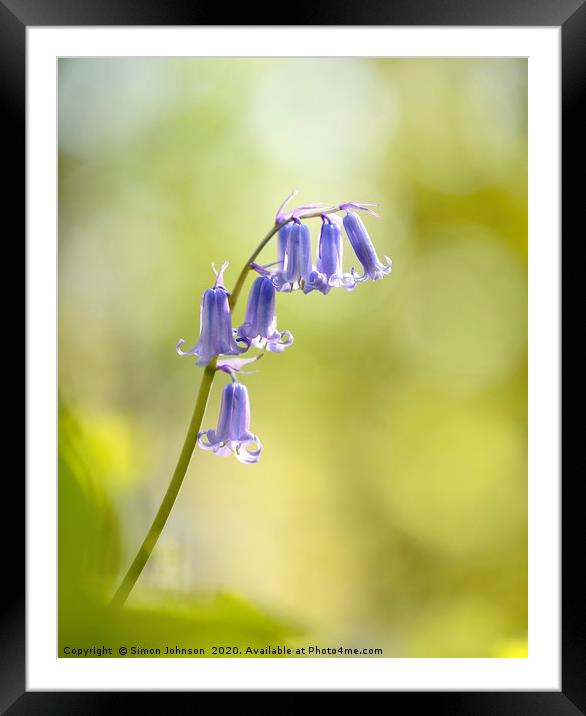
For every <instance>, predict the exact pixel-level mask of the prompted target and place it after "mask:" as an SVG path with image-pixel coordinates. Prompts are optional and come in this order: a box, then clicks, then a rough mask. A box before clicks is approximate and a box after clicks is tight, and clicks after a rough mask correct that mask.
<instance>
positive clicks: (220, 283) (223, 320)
mask: <svg viewBox="0 0 586 716" xmlns="http://www.w3.org/2000/svg"><path fill="white" fill-rule="evenodd" d="M227 266H228V264H227V263H224V264H223V265H222V267H221V269H220V271H219V273H217V274H216V282H215V284H214V286H213V288H208V289H207V290H206V291H204V294H203V298H202V301H201V309H200V334H199V340H198V342H197V343H196V344H195V346H193V348H192V349H191V350H189V351H182V350H181V346H182V345H183V344H184V343H185V341H184V340H183V338H181V339H180V340H179V341H178V343H177V353H178V354H179V355H180V356H193V355H196V356H197V357H198V360H197V365H206V364H207V363H209V362H210V360H211V359H212V358H213V357H214V356H218V355H238V354H240V353H243V352H244V351H246V350H248V347H249V342H248V341H247V340H245V339H236V340H238V341H239V342H240V343H243V344H244V345H242V346H239V345H238V344H237V342H236V340H235V337H236V336H235V334H236V331H235V330H234V329H233V328H232V316H231V314H230V306H229V304H228V297H229V295H230V294H229V293H228V290H227V289H226V287H225V286H224V280H223V276H224V271H225V270H226V268H227Z"/></svg>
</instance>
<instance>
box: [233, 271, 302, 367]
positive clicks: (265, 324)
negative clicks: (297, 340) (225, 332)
mask: <svg viewBox="0 0 586 716" xmlns="http://www.w3.org/2000/svg"><path fill="white" fill-rule="evenodd" d="M237 335H238V338H241V339H244V340H248V341H249V342H250V343H251V344H252V345H253V346H254V347H255V348H267V349H268V350H269V351H272V352H273V353H280V352H281V351H283V350H284V349H285V348H287V346H290V345H291V344H292V343H293V336H292V335H291V333H290V332H289V331H283V332H282V333H280V332H279V331H278V330H277V317H276V314H275V287H274V285H273V281H272V280H271V278H269V277H268V276H259V277H258V278H257V279H256V280H255V281H254V283H253V284H252V287H251V289H250V293H249V295H248V304H247V306H246V316H245V318H244V323H243V324H242V325H241V326H240V328H239V329H238V333H237Z"/></svg>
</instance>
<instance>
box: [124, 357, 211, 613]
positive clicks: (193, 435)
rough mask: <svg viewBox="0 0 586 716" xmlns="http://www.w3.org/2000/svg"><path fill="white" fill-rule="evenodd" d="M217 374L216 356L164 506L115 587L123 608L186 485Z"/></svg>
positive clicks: (205, 376)
mask: <svg viewBox="0 0 586 716" xmlns="http://www.w3.org/2000/svg"><path fill="white" fill-rule="evenodd" d="M215 373H216V359H215V358H213V359H212V360H211V361H210V362H209V363H208V364H207V366H206V367H205V369H204V372H203V377H202V379H201V384H200V386H199V392H198V394H197V399H196V401H195V408H194V409H193V415H192V416H191V422H190V423H189V428H188V430H187V435H186V436H185V442H184V443H183V447H182V448H181V454H180V455H179V460H177V465H176V467H175V471H174V472H173V477H172V478H171V482H170V483H169V487H168V488H167V492H166V493H165V497H163V501H162V502H161V506H160V507H159V509H158V511H157V514H156V515H155V519H154V520H153V523H152V525H151V527H150V529H149V531H148V532H147V535H146V537H145V538H144V541H143V543H142V545H141V546H140V549H139V550H138V552H137V554H136V557H135V558H134V560H133V562H132V564H131V565H130V567H129V568H128V571H127V572H126V575H125V577H124V579H123V580H122V582H121V584H120V586H119V587H118V589H117V590H116V594H114V596H113V598H112V602H111V604H112V606H118V607H121V606H122V605H123V604H124V602H125V601H126V599H127V597H128V595H129V594H130V592H131V591H132V588H133V587H134V585H135V584H136V580H137V579H138V578H139V577H140V574H141V572H142V570H143V569H144V566H145V564H146V563H147V561H148V559H149V557H150V556H151V552H152V551H153V549H154V547H155V545H156V543H157V540H158V539H159V535H160V534H161V532H162V531H163V527H164V526H165V523H166V522H167V518H168V517H169V513H170V512H171V508H172V507H173V505H174V504H175V499H176V498H177V495H178V494H179V490H180V488H181V485H182V484H183V478H184V477H185V473H186V472H187V468H188V466H189V461H190V460H191V455H192V454H193V450H194V448H195V443H196V441H197V434H198V433H199V429H200V427H201V422H202V420H203V414H204V412H205V408H206V404H207V402H208V397H209V395H210V390H211V387H212V383H213V381H214V375H215Z"/></svg>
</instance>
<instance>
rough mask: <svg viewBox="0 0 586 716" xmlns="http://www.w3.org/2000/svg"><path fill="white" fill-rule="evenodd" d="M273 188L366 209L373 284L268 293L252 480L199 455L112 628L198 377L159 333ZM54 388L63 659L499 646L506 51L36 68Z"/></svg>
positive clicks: (193, 327)
mask: <svg viewBox="0 0 586 716" xmlns="http://www.w3.org/2000/svg"><path fill="white" fill-rule="evenodd" d="M292 189H299V190H300V195H299V197H298V200H299V202H300V203H307V202H314V201H323V202H327V203H329V202H333V203H338V202H341V201H352V200H355V201H360V200H362V201H375V202H378V203H379V211H380V215H381V218H380V219H374V218H368V217H367V218H365V222H366V223H367V226H368V229H369V231H370V233H371V236H372V238H373V240H374V242H375V244H376V246H377V249H378V251H379V253H380V254H381V255H383V254H388V255H389V256H391V257H392V258H393V265H394V268H393V273H392V274H391V275H390V276H389V277H387V278H385V280H383V281H380V282H377V283H366V284H362V285H360V286H359V288H358V289H357V290H356V291H354V292H352V293H347V292H345V291H342V290H339V291H336V290H333V291H332V292H331V293H330V294H329V295H328V296H322V295H321V294H318V293H315V292H314V293H311V294H310V295H308V296H304V295H299V294H292V295H280V296H278V322H279V327H280V328H281V329H285V328H287V329H289V330H291V331H292V333H293V334H294V336H295V344H294V346H293V347H292V348H290V349H289V350H287V351H286V352H285V353H284V354H283V355H270V354H267V356H265V358H264V359H263V360H262V362H261V363H259V364H258V372H257V373H255V374H254V375H250V376H247V377H246V384H247V386H248V388H249V392H250V395H251V400H252V429H253V431H254V432H256V433H257V434H258V435H259V436H260V437H261V439H262V441H263V444H264V452H263V455H262V458H261V461H260V463H259V464H258V465H256V466H244V465H241V464H240V463H238V462H237V461H236V460H235V459H233V458H229V459H228V458H224V459H222V458H218V457H215V456H213V455H212V454H211V453H204V452H203V451H200V450H197V451H196V453H195V454H194V456H193V459H192V462H191V466H190V468H189V471H188V474H187V477H186V480H185V483H184V486H183V488H182V491H181V493H180V496H179V499H178V501H177V503H176V505H175V508H174V510H173V512H172V514H171V517H170V519H169V522H168V524H167V527H166V529H165V530H164V532H163V534H162V537H161V540H160V542H159V544H158V546H157V548H156V549H155V552H154V554H153V557H152V559H151V561H150V563H149V564H148V565H147V567H146V569H145V572H144V573H143V576H142V578H141V579H140V581H139V582H138V584H137V586H136V588H135V591H134V592H133V593H132V595H131V597H130V598H129V601H128V603H127V607H126V608H125V609H124V610H123V611H122V612H120V613H112V612H110V611H109V610H108V609H106V608H105V605H106V604H107V600H108V599H109V598H110V596H111V595H112V593H113V590H114V589H115V587H116V586H117V583H118V581H119V579H120V578H121V576H122V574H123V573H124V571H125V570H126V568H127V567H128V565H129V563H130V561H131V559H132V558H133V556H134V554H135V552H136V549H137V548H138V546H139V544H140V542H141V541H142V539H143V537H144V535H145V533H146V530H147V529H148V527H149V525H150V522H151V520H152V517H153V515H154V513H155V511H156V509H157V507H158V505H159V503H160V500H161V498H162V495H163V493H164V491H165V489H166V486H167V484H168V481H169V479H170V474H171V472H172V470H173V467H174V465H175V462H176V459H177V456H178V452H179V450H180V447H181V444H182V441H183V438H184V434H185V431H186V428H187V424H188V421H189V418H190V415H191V411H192V407H193V402H194V397H195V394H196V392H197V388H198V384H199V380H200V377H201V369H199V368H197V367H195V366H194V364H193V363H192V361H191V360H190V359H180V358H178V357H177V356H176V354H175V344H176V342H177V340H178V338H180V337H183V338H185V339H186V341H187V343H188V345H189V346H191V345H193V343H194V342H195V340H196V338H197V335H198V332H199V325H198V321H199V302H200V296H201V293H202V291H203V290H204V289H205V288H206V287H208V286H210V285H211V283H212V281H213V274H212V271H211V268H210V263H211V262H212V261H214V262H216V264H220V263H221V262H222V261H223V260H225V259H227V260H229V261H230V268H229V270H228V272H227V274H226V278H227V283H228V285H231V284H232V283H233V282H234V280H235V278H236V275H237V272H238V271H239V270H240V267H241V265H242V264H243V262H244V260H245V259H246V257H247V256H248V255H249V254H250V253H251V250H252V248H253V247H254V246H255V245H256V244H257V243H258V241H259V240H260V239H261V238H262V236H263V235H264V234H265V233H266V231H267V230H268V229H269V228H270V226H271V223H272V221H273V216H274V212H275V210H276V208H277V206H278V205H279V203H280V202H281V200H282V199H283V198H284V197H285V196H286V195H287V194H288V193H289V192H290V191H291V190H292ZM312 227H313V235H314V237H316V236H317V231H318V228H319V221H317V220H313V223H312ZM262 257H263V258H266V261H270V260H273V258H274V248H273V247H269V248H268V249H267V250H266V252H265V253H264V254H263V255H262ZM355 263H356V262H355V260H353V256H352V252H351V249H350V247H349V246H347V248H346V259H345V264H346V267H347V268H348V269H349V268H350V266H351V265H353V264H355ZM243 310H244V301H241V303H240V305H239V306H238V307H237V310H236V317H235V324H236V325H237V324H238V322H239V320H240V319H241V317H242V315H243ZM225 379H226V378H225V377H224V378H221V377H220V378H219V379H218V380H217V381H216V384H215V385H214V388H213V393H212V397H211V402H210V404H209V406H208V410H207V414H206V416H205V419H204V428H208V427H214V426H215V424H216V420H217V410H218V404H219V395H220V392H221V388H222V386H223V383H224V382H225ZM59 390H60V422H59V447H60V450H59V454H60V469H59V605H60V611H59V637H60V650H61V653H63V652H62V650H63V647H64V646H65V645H67V644H69V645H71V644H72V643H73V644H76V645H82V646H83V645H92V644H93V643H100V642H101V643H104V644H111V645H114V646H115V645H117V644H118V643H122V644H124V643H126V644H127V645H128V644H137V645H140V646H146V647H149V646H150V647H152V646H160V645H162V644H166V643H171V644H177V645H179V646H204V647H209V646H210V645H212V644H216V645H229V644H234V645H244V646H245V645H248V644H250V645H252V646H258V645H261V646H263V645H266V644H267V643H273V644H274V643H287V644H290V645H304V644H317V645H320V646H328V647H332V646H336V647H337V646H340V645H342V646H346V647H358V648H368V647H378V648H383V649H384V656H386V657H503V656H509V657H523V656H526V654H527V640H526V634H527V539H526V538H527V65H526V61H525V60H519V59H511V60H506V59H505V60H503V59H498V60H490V59H486V60H479V59H471V60H467V59H421V60H418V59H404V60H402V59H376V60H375V59H372V60H371V59H139V58H136V59H134V58H132V59H116V58H114V59H63V60H60V63H59ZM207 655H209V652H208V654H207Z"/></svg>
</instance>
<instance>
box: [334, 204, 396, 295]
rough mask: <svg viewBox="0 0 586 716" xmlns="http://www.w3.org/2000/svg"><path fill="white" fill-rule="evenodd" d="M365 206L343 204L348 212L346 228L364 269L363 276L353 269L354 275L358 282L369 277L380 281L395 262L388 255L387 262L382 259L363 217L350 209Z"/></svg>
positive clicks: (345, 219) (345, 220)
mask: <svg viewBox="0 0 586 716" xmlns="http://www.w3.org/2000/svg"><path fill="white" fill-rule="evenodd" d="M363 206H364V205H358V204H345V205H343V206H342V208H344V209H345V210H346V212H347V213H346V216H344V229H345V230H346V234H347V235H348V239H349V240H350V244H351V246H352V248H353V249H354V253H355V254H356V258H357V259H358V260H359V261H360V263H361V264H362V267H363V269H364V273H363V274H362V276H359V275H358V273H357V272H356V271H355V270H354V269H352V275H353V276H354V278H355V279H356V282H357V283H359V282H361V281H367V280H369V279H370V280H371V281H378V280H379V279H381V278H384V276H386V275H387V274H388V273H390V272H391V269H392V267H393V262H392V261H391V259H390V258H389V257H388V256H385V261H386V264H383V263H382V262H381V261H380V259H379V258H378V256H377V254H376V250H375V248H374V246H373V244H372V241H371V240H370V236H369V235H368V232H367V230H366V227H365V226H364V224H363V222H362V219H361V218H360V216H358V214H357V213H356V212H355V211H350V208H351V207H356V208H362V207H363Z"/></svg>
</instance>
